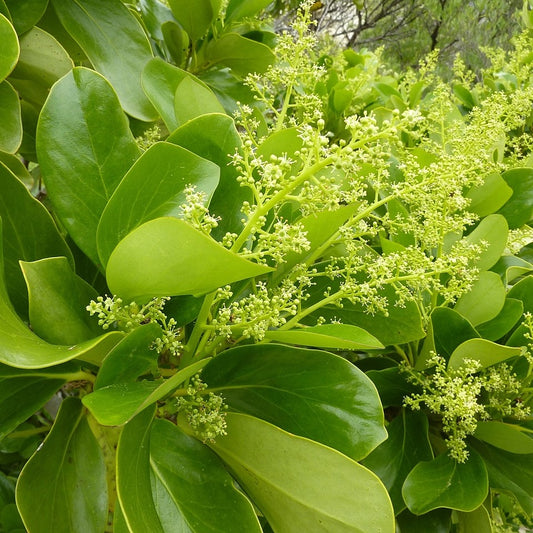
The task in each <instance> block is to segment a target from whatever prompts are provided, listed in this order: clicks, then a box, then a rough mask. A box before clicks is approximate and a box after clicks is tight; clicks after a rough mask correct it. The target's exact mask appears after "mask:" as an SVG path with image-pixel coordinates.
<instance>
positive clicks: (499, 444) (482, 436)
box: [474, 420, 533, 454]
mask: <svg viewBox="0 0 533 533" xmlns="http://www.w3.org/2000/svg"><path fill="white" fill-rule="evenodd" d="M474 436H475V437H476V438H477V439H479V440H482V441H483V442H488V443H489V444H492V446H495V447H496V448H500V449H502V450H505V451H507V452H511V453H519V454H533V432H532V431H531V430H527V429H525V428H523V427H521V426H517V425H514V424H506V423H505V422H498V421H496V420H490V421H486V422H483V421H481V422H478V424H477V427H476V432H475V433H474Z"/></svg>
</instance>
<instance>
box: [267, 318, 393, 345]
mask: <svg viewBox="0 0 533 533" xmlns="http://www.w3.org/2000/svg"><path fill="white" fill-rule="evenodd" d="M265 338H266V339H268V340H272V341H276V342H284V343H287V344H299V345H301V346H313V347H315V348H331V349H338V350H379V349H380V348H384V346H383V344H381V342H379V341H378V340H377V339H376V337H374V336H373V335H370V333H368V332H367V331H365V330H364V329H362V328H359V327H357V326H350V325H348V324H324V325H321V326H311V327H308V328H301V329H289V330H279V329H277V330H270V331H267V332H266V334H265Z"/></svg>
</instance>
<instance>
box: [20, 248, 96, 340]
mask: <svg viewBox="0 0 533 533" xmlns="http://www.w3.org/2000/svg"><path fill="white" fill-rule="evenodd" d="M21 268H22V272H23V274H24V277H25V278H26V283H27V285H28V294H29V301H30V324H31V327H32V330H33V331H34V332H35V333H37V335H39V336H40V337H41V338H42V339H44V340H45V341H47V342H50V343H52V344H76V343H78V342H83V341H85V340H89V339H92V338H93V337H96V336H98V335H99V334H100V333H101V329H100V327H99V326H98V324H97V321H96V320H95V319H94V318H91V317H90V316H89V313H88V312H87V310H86V309H85V308H86V306H87V304H88V303H89V302H90V301H91V300H93V299H96V297H97V295H98V294H97V292H96V291H95V290H94V289H93V288H92V287H91V286H90V285H89V284H88V283H87V282H86V281H84V280H82V279H81V278H80V277H79V276H77V275H76V274H75V273H74V271H73V270H72V268H71V267H70V265H69V263H68V261H67V259H66V258H65V257H49V258H47V259H41V260H40V261H34V262H32V263H27V262H21Z"/></svg>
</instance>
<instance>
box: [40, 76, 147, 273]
mask: <svg viewBox="0 0 533 533" xmlns="http://www.w3.org/2000/svg"><path fill="white" fill-rule="evenodd" d="M37 153H38V156H39V163H40V165H41V171H42V174H43V177H44V180H45V183H46V187H47V191H48V194H49V196H50V200H51V201H52V204H53V205H54V208H55V212H56V213H57V215H58V216H59V217H60V219H61V221H62V222H63V224H64V226H65V228H66V229H67V231H68V232H69V234H70V235H71V237H72V239H73V240H74V242H75V243H76V244H77V245H78V247H79V248H80V249H81V250H82V251H83V252H85V254H86V255H88V256H89V257H90V258H91V259H92V260H93V261H94V262H95V264H98V263H99V259H98V254H97V250H96V228H97V225H98V221H99V218H100V215H101V214H102V211H103V210H104V208H105V206H106V203H107V201H108V200H109V198H110V197H111V195H112V194H113V191H114V190H115V188H116V187H117V185H118V184H119V182H120V180H121V179H122V177H123V176H124V174H126V172H127V170H128V169H129V168H130V166H131V165H132V164H133V163H134V161H135V160H136V159H137V157H138V156H139V155H140V151H139V148H138V147H137V144H136V143H135V140H134V138H133V135H132V134H131V132H130V130H129V125H128V120H127V118H126V116H125V115H124V113H123V112H122V109H121V107H120V104H119V101H118V99H117V96H116V94H115V93H114V91H113V89H112V88H111V86H110V85H109V83H108V82H107V81H106V79H105V78H103V77H102V76H100V75H99V74H97V73H96V72H94V71H92V70H88V69H86V68H81V67H78V68H75V69H74V70H73V71H72V72H71V73H69V74H68V75H67V76H65V77H64V78H63V79H62V80H60V81H59V82H58V83H57V84H56V85H55V86H54V88H53V89H52V92H51V93H50V96H49V98H48V100H47V102H46V104H45V106H44V108H43V111H42V113H41V116H40V119H39V125H38V128H37Z"/></svg>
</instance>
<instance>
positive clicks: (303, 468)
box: [210, 413, 394, 533]
mask: <svg viewBox="0 0 533 533" xmlns="http://www.w3.org/2000/svg"><path fill="white" fill-rule="evenodd" d="M227 425H228V427H227V431H228V434H227V435H226V436H224V437H219V438H217V440H216V442H215V443H214V444H212V445H210V446H211V448H213V450H214V451H215V452H216V453H217V454H218V455H219V456H220V457H221V459H222V460H223V461H224V462H225V463H227V464H228V466H229V467H230V468H231V470H232V472H233V473H234V474H235V477H236V478H237V480H238V482H239V484H240V485H241V486H242V487H243V489H244V490H245V492H247V493H248V494H249V495H250V496H251V498H252V499H253V501H254V502H255V503H256V505H257V506H258V507H259V509H260V510H261V511H262V512H263V513H264V515H265V516H266V518H267V519H268V521H269V523H270V525H271V526H272V529H273V530H274V531H276V532H279V533H288V532H292V531H297V530H298V531H316V532H319V531H324V532H327V533H337V532H339V533H340V532H343V533H344V532H348V531H357V532H361V533H363V532H365V533H366V532H368V533H375V532H376V531H381V532H382V533H393V532H394V515H393V510H392V505H391V503H390V500H389V497H388V495H387V491H386V490H385V487H384V486H383V485H382V483H381V482H380V481H379V479H378V478H377V476H376V475H375V474H373V473H372V472H370V470H367V469H366V468H364V467H363V466H361V465H359V464H358V463H356V462H355V461H352V460H351V459H349V458H348V457H346V456H345V455H342V454H341V453H339V452H337V451H336V450H333V449H331V448H328V447H326V446H323V445H322V444H318V443H316V442H313V441H311V440H308V439H305V438H302V437H296V436H294V435H291V434H290V433H287V432H285V431H283V430H281V429H279V428H277V427H276V426H273V425H271V424H269V423H267V422H264V421H262V420H259V419H258V418H254V417H251V416H248V415H243V414H239V413H228V415H227Z"/></svg>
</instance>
